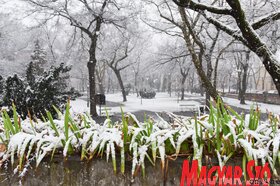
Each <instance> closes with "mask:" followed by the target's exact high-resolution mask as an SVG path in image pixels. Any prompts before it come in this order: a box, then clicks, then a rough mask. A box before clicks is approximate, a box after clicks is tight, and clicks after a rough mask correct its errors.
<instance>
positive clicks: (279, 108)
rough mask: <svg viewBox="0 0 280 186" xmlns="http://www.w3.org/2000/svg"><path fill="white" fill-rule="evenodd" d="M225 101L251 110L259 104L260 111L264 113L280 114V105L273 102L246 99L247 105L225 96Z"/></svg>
mask: <svg viewBox="0 0 280 186" xmlns="http://www.w3.org/2000/svg"><path fill="white" fill-rule="evenodd" d="M223 100H224V102H225V103H227V104H229V105H230V106H234V107H238V108H242V109H246V110H250V108H251V106H252V105H253V106H254V107H256V106H258V107H259V109H260V111H261V112H262V113H267V112H272V113H274V114H280V105H272V104H266V103H259V102H253V101H246V105H242V104H240V101H239V100H237V99H233V98H227V97H224V98H223Z"/></svg>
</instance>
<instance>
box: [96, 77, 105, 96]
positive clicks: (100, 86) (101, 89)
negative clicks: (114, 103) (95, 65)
mask: <svg viewBox="0 0 280 186" xmlns="http://www.w3.org/2000/svg"><path fill="white" fill-rule="evenodd" d="M96 76H97V79H98V87H99V93H100V94H104V93H105V91H104V87H103V83H102V78H100V76H99V75H98V74H97V75H96Z"/></svg>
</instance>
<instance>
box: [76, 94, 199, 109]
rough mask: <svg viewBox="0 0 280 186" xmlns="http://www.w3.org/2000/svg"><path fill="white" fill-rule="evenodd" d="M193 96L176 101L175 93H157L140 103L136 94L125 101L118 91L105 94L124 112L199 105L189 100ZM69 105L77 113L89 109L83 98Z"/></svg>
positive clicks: (107, 98) (107, 99) (108, 99)
mask: <svg viewBox="0 0 280 186" xmlns="http://www.w3.org/2000/svg"><path fill="white" fill-rule="evenodd" d="M194 98H196V99H197V98H199V97H198V96H197V97H193V95H192V97H190V96H189V97H188V96H186V98H185V100H184V101H181V100H179V101H178V97H177V96H175V95H173V96H172V97H170V96H169V94H167V93H157V95H156V97H155V99H142V104H141V99H140V98H139V97H138V98H137V96H136V94H132V95H129V96H128V97H127V102H122V95H121V94H120V93H116V94H106V101H109V102H115V103H119V104H122V105H123V106H122V109H123V111H124V112H136V111H140V110H147V111H152V112H163V111H169V112H179V111H182V109H184V108H183V107H182V106H180V105H190V107H191V106H192V105H193V106H194V107H196V106H199V105H201V104H200V103H199V102H198V101H194V100H191V99H194ZM71 107H72V111H73V112H77V113H82V112H86V111H89V108H88V107H87V102H86V101H85V100H83V99H77V100H75V101H72V102H71ZM109 108H110V109H111V110H110V112H112V113H120V112H121V108H120V107H118V106H116V107H109Z"/></svg>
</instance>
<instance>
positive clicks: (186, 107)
mask: <svg viewBox="0 0 280 186" xmlns="http://www.w3.org/2000/svg"><path fill="white" fill-rule="evenodd" d="M179 106H180V110H181V111H197V105H194V104H180V105H179Z"/></svg>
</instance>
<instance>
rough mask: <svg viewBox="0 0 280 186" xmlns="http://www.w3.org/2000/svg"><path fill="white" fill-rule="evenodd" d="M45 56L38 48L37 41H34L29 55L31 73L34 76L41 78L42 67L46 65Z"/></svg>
mask: <svg viewBox="0 0 280 186" xmlns="http://www.w3.org/2000/svg"><path fill="white" fill-rule="evenodd" d="M46 56H47V54H46V51H45V50H43V49H42V48H41V46H40V43H39V40H38V39H37V40H36V41H35V47H34V51H33V53H32V54H31V62H32V71H33V72H32V73H33V75H34V76H41V74H42V73H43V72H44V66H45V65H46V64H47V57H46Z"/></svg>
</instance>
